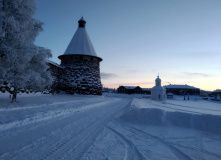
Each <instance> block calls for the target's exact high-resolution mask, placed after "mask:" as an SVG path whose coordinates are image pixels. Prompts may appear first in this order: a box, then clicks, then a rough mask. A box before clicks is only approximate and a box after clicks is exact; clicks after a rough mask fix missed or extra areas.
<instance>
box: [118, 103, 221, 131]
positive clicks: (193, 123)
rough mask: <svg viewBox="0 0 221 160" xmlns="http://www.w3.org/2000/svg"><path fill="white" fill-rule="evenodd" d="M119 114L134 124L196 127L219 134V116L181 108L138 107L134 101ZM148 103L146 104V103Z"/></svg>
mask: <svg viewBox="0 0 221 160" xmlns="http://www.w3.org/2000/svg"><path fill="white" fill-rule="evenodd" d="M134 105H135V106H133V105H132V107H131V109H130V110H129V111H128V112H127V113H125V114H124V115H122V116H121V119H122V120H124V121H128V122H131V123H136V124H145V125H163V126H176V127H185V128H192V129H198V130H201V131H207V132H211V133H215V134H221V126H220V124H221V116H220V115H213V114H206V113H197V112H190V111H186V112H184V111H181V110H167V109H164V108H163V107H162V108H159V107H156V108H154V107H155V106H154V104H152V107H151V108H149V107H148V108H140V107H138V106H136V103H135V104H134ZM146 105H148V104H146Z"/></svg>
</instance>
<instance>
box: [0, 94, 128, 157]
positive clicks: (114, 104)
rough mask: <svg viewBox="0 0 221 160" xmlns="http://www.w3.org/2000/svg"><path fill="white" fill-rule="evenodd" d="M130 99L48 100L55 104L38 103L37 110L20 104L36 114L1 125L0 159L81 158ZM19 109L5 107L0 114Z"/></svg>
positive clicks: (28, 111)
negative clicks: (61, 101)
mask: <svg viewBox="0 0 221 160" xmlns="http://www.w3.org/2000/svg"><path fill="white" fill-rule="evenodd" d="M129 102H130V99H125V98H124V99H119V98H102V97H101V98H90V99H83V100H76V101H72V102H69V103H63V104H62V103H61V104H59V103H57V104H56V105H55V104H51V105H55V106H54V107H51V106H50V105H48V106H42V108H41V107H40V106H39V107H40V108H41V109H40V110H39V107H37V106H36V107H37V108H38V110H37V111H36V112H38V113H35V114H33V113H32V111H30V110H32V109H33V108H32V109H30V108H19V109H22V110H23V111H24V110H26V114H28V113H30V115H32V117H35V118H30V117H28V116H26V118H24V119H23V118H22V119H21V120H18V121H15V122H9V123H6V124H4V125H0V129H1V132H0V147H1V148H0V159H4V160H7V159H8V160H13V159H22V160H25V159H27V160H30V159H36V160H40V159H42V160H46V159H47V160H50V159H51V160H56V159H67V160H70V159H80V158H81V156H82V155H83V154H84V153H85V152H86V151H87V149H88V148H89V147H90V146H91V145H92V143H93V142H94V140H95V138H96V137H97V136H98V135H99V133H101V132H102V130H103V129H104V127H105V126H106V125H107V123H108V122H110V121H111V120H113V119H115V118H116V117H117V116H118V115H120V114H121V113H122V112H123V111H124V110H125V109H127V107H128V105H129ZM82 104H83V105H82ZM78 105H80V107H78ZM43 107H46V108H47V109H44V108H43ZM19 109H18V110H19ZM18 110H16V109H13V110H12V111H9V110H7V111H6V110H4V111H1V114H2V113H4V114H8V113H9V112H17V111H18ZM27 120H28V121H27Z"/></svg>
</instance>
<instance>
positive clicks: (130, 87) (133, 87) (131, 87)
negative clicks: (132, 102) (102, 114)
mask: <svg viewBox="0 0 221 160" xmlns="http://www.w3.org/2000/svg"><path fill="white" fill-rule="evenodd" d="M120 87H124V88H126V89H135V88H137V87H139V86H120Z"/></svg>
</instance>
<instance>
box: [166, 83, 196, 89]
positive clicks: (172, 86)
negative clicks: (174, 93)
mask: <svg viewBox="0 0 221 160" xmlns="http://www.w3.org/2000/svg"><path fill="white" fill-rule="evenodd" d="M164 87H165V88H167V89H176V88H179V89H199V88H196V87H193V86H189V85H187V84H185V85H179V84H170V85H167V86H164Z"/></svg>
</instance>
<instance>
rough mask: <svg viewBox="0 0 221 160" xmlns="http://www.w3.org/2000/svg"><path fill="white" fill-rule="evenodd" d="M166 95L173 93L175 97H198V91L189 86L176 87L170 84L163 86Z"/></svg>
mask: <svg viewBox="0 0 221 160" xmlns="http://www.w3.org/2000/svg"><path fill="white" fill-rule="evenodd" d="M164 87H165V88H166V92H167V93H173V94H175V95H200V89H199V88H196V87H193V86H189V85H186V84H185V85H176V84H170V85H167V86H164Z"/></svg>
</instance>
